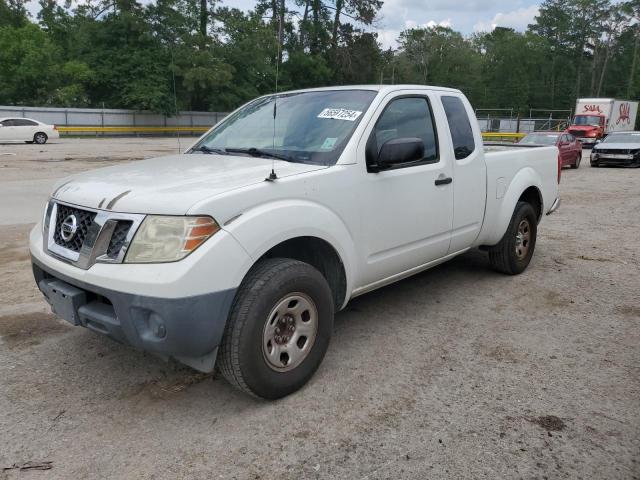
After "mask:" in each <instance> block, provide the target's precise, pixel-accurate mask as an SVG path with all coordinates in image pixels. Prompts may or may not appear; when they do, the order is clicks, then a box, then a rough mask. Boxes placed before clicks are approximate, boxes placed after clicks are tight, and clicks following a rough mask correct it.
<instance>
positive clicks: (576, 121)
mask: <svg viewBox="0 0 640 480" xmlns="http://www.w3.org/2000/svg"><path fill="white" fill-rule="evenodd" d="M637 114H638V102H632V101H629V100H616V99H614V98H579V99H578V101H577V102H576V113H575V116H574V117H573V122H572V124H571V125H570V126H569V128H568V129H567V130H568V132H569V133H570V134H571V135H573V136H574V137H577V138H578V140H580V142H581V143H582V145H584V146H585V147H592V146H593V145H595V143H596V141H598V140H602V139H603V138H604V137H606V136H607V135H608V134H609V133H611V132H625V131H631V130H633V127H634V125H635V123H636V115H637Z"/></svg>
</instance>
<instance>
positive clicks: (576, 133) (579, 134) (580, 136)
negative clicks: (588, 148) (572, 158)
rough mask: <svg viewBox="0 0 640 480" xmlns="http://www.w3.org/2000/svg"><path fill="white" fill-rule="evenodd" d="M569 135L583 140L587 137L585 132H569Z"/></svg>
mask: <svg viewBox="0 0 640 480" xmlns="http://www.w3.org/2000/svg"><path fill="white" fill-rule="evenodd" d="M569 133H570V134H571V135H573V136H574V137H577V138H582V137H584V136H585V132H583V131H582V130H575V131H574V130H569Z"/></svg>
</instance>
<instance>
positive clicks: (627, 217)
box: [0, 139, 640, 479]
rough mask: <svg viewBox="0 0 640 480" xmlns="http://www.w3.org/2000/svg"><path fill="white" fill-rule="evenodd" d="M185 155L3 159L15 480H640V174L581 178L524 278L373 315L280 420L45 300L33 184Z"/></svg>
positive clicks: (147, 145) (344, 317)
mask: <svg viewBox="0 0 640 480" xmlns="http://www.w3.org/2000/svg"><path fill="white" fill-rule="evenodd" d="M67 142H69V144H68V145H67ZM84 142H87V143H86V144H85V143H84ZM174 142H175V141H174V140H172V139H169V140H162V141H158V140H157V139H154V140H153V141H148V140H144V141H141V140H135V139H128V140H119V141H113V140H112V141H107V140H104V141H100V140H75V141H66V140H63V141H61V142H60V144H59V145H51V146H45V147H34V146H32V145H27V146H24V145H20V146H11V147H6V146H1V145H0V152H3V151H5V152H6V151H11V152H16V153H17V155H15V156H0V165H3V167H2V169H1V170H0V172H2V173H0V186H1V188H0V190H2V191H5V192H6V191H7V190H9V191H12V192H13V196H12V197H11V199H10V200H11V201H10V203H9V204H8V205H7V203H6V202H8V201H9V198H8V197H7V196H6V194H3V195H4V196H3V198H2V203H3V209H4V210H2V211H1V212H2V216H1V217H0V221H1V222H2V224H3V226H0V279H1V282H2V285H1V288H0V299H1V300H2V302H1V305H0V337H1V338H0V478H3V476H4V477H6V478H8V479H13V478H19V479H51V478H60V479H68V478H171V479H174V478H225V479H226V478H237V479H268V478H284V479H300V478H310V479H315V478H322V479H333V478H339V479H397V478H408V479H426V478H430V479H435V478H456V479H458V478H474V479H475V478H485V477H486V478H525V479H529V478H539V479H543V478H554V479H555V478H585V479H592V478H593V479H604V478H607V479H633V478H640V464H639V462H640V455H639V454H640V301H639V300H640V170H621V169H591V168H589V166H588V162H586V161H583V164H582V166H581V168H580V169H579V170H577V171H574V170H565V171H564V173H563V178H562V185H561V187H562V188H561V191H562V197H563V204H562V206H561V208H560V210H559V211H558V212H557V213H555V214H554V215H552V216H550V217H546V218H545V219H544V220H543V223H542V224H541V226H540V231H539V240H538V245H537V249H536V254H535V256H534V258H533V261H532V264H531V265H530V267H529V269H528V270H527V271H526V272H525V273H524V274H522V275H520V276H517V277H507V276H503V275H500V274H497V273H493V272H492V271H490V270H489V269H488V268H487V259H486V257H485V255H484V254H483V253H482V252H471V253H468V254H465V255H463V256H461V257H458V258H457V259H454V260H453V261H451V262H449V263H447V264H444V265H441V266H439V267H437V268H435V269H433V270H430V271H428V272H425V273H422V274H420V275H417V276H415V277H413V278H410V279H408V280H405V281H402V282H400V283H398V284H395V285H393V286H390V287H387V288H384V289H382V290H379V291H377V292H373V293H371V294H368V295H365V296H363V297H359V298H357V299H356V300H354V301H353V302H352V303H351V304H350V305H349V307H347V309H346V310H345V311H343V312H341V313H340V314H338V316H337V318H336V324H335V333H334V337H333V340H332V343H331V346H330V347H329V352H328V354H327V356H326V358H325V361H324V363H323V364H322V366H321V367H320V370H319V371H318V373H317V374H316V376H315V377H314V378H313V379H312V381H311V382H310V383H309V384H308V385H307V386H306V387H305V388H304V389H303V390H302V391H300V392H298V393H296V394H294V395H291V396H290V397H288V398H285V399H283V400H281V401H277V402H264V401H258V400H255V399H252V398H249V397H248V396H246V395H243V394H241V393H239V392H237V391H235V390H234V389H232V388H231V387H230V386H229V385H228V384H227V383H226V382H225V381H224V380H222V379H220V378H212V377H211V376H206V375H200V374H197V373H195V372H194V371H192V370H189V369H187V368H183V367H177V366H174V365H169V364H166V363H163V362H162V361H160V360H157V359H155V358H153V357H151V356H147V355H143V354H142V353H139V352H136V351H134V350H132V349H130V348H128V347H125V346H121V345H118V344H116V343H114V342H112V341H110V340H108V339H107V338H103V337H101V336H98V335H96V334H94V333H92V332H90V331H87V330H85V329H82V328H79V327H78V328H74V327H71V326H68V325H67V324H66V323H64V322H62V321H59V320H57V319H56V318H55V317H53V316H52V315H50V314H49V313H47V307H46V304H45V302H44V301H43V300H42V299H41V296H40V294H39V292H37V290H36V288H35V286H34V284H33V281H32V278H31V273H30V267H29V260H28V252H27V248H26V244H27V241H26V236H27V233H28V231H29V229H30V228H31V226H32V225H31V222H32V221H34V220H36V219H37V218H38V216H39V215H40V208H41V205H37V208H36V210H33V211H32V210H28V211H27V208H26V207H25V208H24V209H23V210H24V211H25V212H26V213H27V214H28V216H27V217H25V218H24V220H23V221H16V220H11V219H15V218H18V217H15V216H11V215H13V214H12V212H11V209H12V207H20V206H21V205H28V204H29V198H28V197H30V196H31V195H40V197H41V198H42V199H44V198H46V194H47V190H46V189H44V187H45V183H42V184H37V183H34V182H35V181H37V180H42V179H44V180H46V181H47V182H49V183H51V182H52V181H53V179H54V178H56V177H58V176H60V175H61V174H67V173H71V172H74V171H80V170H84V169H89V168H93V167H95V166H96V163H97V162H100V164H105V163H111V162H113V161H122V160H129V159H131V158H142V157H146V156H150V155H156V154H159V153H165V152H170V151H171V150H172V147H173V146H174V145H175V143H174ZM34 150H36V151H34ZM39 150H41V152H40V151H39ZM97 150H99V152H98V151H97ZM25 152H28V153H25ZM61 152H64V153H61ZM67 152H73V153H67ZM86 152H91V153H86ZM585 153H586V152H585ZM66 156H71V157H72V159H71V160H65V158H66ZM112 156H113V157H112ZM585 157H586V155H585ZM52 159H55V160H52ZM98 159H99V160H98ZM585 160H586V158H585ZM20 185H23V186H24V185H38V188H35V187H34V188H33V189H26V188H22V187H20ZM29 208H31V207H30V206H29ZM20 467H22V469H20ZM3 469H4V470H3Z"/></svg>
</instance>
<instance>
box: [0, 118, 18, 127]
mask: <svg viewBox="0 0 640 480" xmlns="http://www.w3.org/2000/svg"><path fill="white" fill-rule="evenodd" d="M13 122H14V120H11V119H7V120H4V121H3V122H2V125H3V126H4V127H13V126H14V125H15V124H14V123H13Z"/></svg>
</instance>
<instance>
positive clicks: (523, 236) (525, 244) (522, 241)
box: [515, 218, 531, 260]
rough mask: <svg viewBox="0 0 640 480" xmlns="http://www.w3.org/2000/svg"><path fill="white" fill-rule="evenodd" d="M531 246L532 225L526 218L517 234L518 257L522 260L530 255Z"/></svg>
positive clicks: (520, 224) (519, 226) (519, 225)
mask: <svg viewBox="0 0 640 480" xmlns="http://www.w3.org/2000/svg"><path fill="white" fill-rule="evenodd" d="M530 246H531V224H530V223H529V220H527V219H526V218H525V219H523V220H522V221H521V222H520V223H519V224H518V230H517V232H516V247H515V249H516V257H517V258H518V260H522V259H523V258H525V257H526V256H527V254H528V253H529V247H530Z"/></svg>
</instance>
